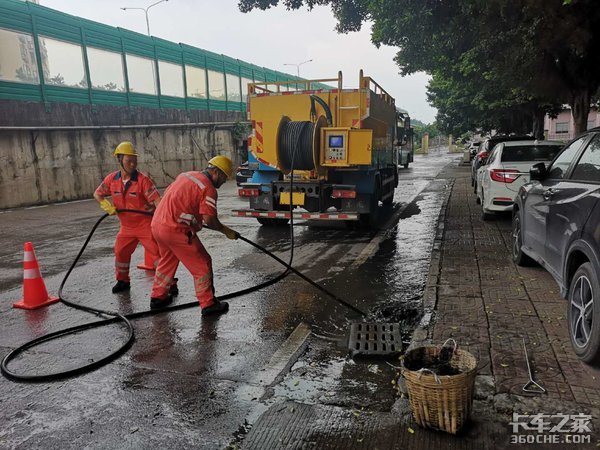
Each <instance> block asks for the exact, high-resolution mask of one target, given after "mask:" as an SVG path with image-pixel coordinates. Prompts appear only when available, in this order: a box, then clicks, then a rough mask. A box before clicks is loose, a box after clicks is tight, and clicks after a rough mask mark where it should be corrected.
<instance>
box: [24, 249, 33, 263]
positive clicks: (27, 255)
mask: <svg viewBox="0 0 600 450" xmlns="http://www.w3.org/2000/svg"><path fill="white" fill-rule="evenodd" d="M23 261H25V262H29V261H35V253H33V252H28V251H25V253H24V254H23Z"/></svg>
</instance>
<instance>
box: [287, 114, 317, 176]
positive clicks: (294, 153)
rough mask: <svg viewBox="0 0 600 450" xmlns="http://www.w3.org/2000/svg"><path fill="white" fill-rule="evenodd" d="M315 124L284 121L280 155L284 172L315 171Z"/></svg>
mask: <svg viewBox="0 0 600 450" xmlns="http://www.w3.org/2000/svg"><path fill="white" fill-rule="evenodd" d="M314 132H315V124H314V123H313V122H308V121H290V120H284V121H282V122H281V124H280V126H279V142H278V148H279V151H278V155H279V163H280V165H281V167H282V168H283V169H284V170H313V169H314V168H315V163H314V160H313V135H314Z"/></svg>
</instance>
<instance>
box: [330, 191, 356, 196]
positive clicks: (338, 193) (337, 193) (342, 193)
mask: <svg viewBox="0 0 600 450" xmlns="http://www.w3.org/2000/svg"><path fill="white" fill-rule="evenodd" d="M331 198H356V191H349V190H347V189H334V190H333V192H332V193H331Z"/></svg>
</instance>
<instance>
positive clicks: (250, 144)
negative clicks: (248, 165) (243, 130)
mask: <svg viewBox="0 0 600 450" xmlns="http://www.w3.org/2000/svg"><path fill="white" fill-rule="evenodd" d="M248 147H249V148H251V147H252V135H250V136H248Z"/></svg>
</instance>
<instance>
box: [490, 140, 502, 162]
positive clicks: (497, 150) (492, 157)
mask: <svg viewBox="0 0 600 450" xmlns="http://www.w3.org/2000/svg"><path fill="white" fill-rule="evenodd" d="M501 148H502V145H501V144H498V145H496V146H495V147H494V149H493V150H492V154H491V155H490V157H489V158H488V160H487V164H492V163H493V162H494V161H495V160H496V158H497V157H498V153H500V149H501Z"/></svg>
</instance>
